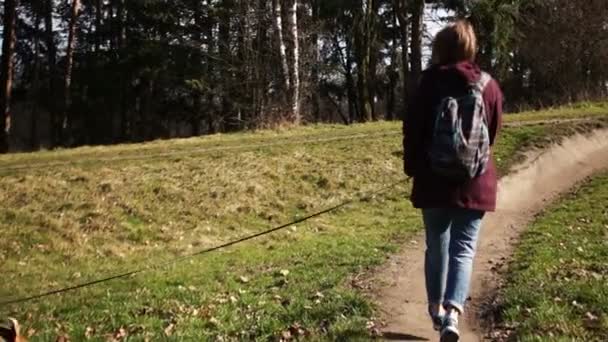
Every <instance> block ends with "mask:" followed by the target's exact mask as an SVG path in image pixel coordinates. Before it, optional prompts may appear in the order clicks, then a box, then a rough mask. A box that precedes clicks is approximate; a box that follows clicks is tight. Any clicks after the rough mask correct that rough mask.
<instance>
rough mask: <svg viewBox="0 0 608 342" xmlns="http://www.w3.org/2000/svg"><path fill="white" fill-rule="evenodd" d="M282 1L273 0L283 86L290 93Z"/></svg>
mask: <svg viewBox="0 0 608 342" xmlns="http://www.w3.org/2000/svg"><path fill="white" fill-rule="evenodd" d="M281 1H283V0H273V2H274V3H273V5H274V29H275V32H276V35H277V41H278V44H279V56H280V58H281V71H282V72H283V74H282V77H283V82H284V83H283V84H284V87H285V89H284V91H288V90H289V88H290V87H291V83H290V80H289V66H288V64H287V45H286V44H285V37H284V34H283V15H282V8H281Z"/></svg>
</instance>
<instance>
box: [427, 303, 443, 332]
mask: <svg viewBox="0 0 608 342" xmlns="http://www.w3.org/2000/svg"><path fill="white" fill-rule="evenodd" d="M429 316H431V321H433V329H435V331H441V327H442V326H443V319H444V317H445V315H444V314H443V313H438V314H434V313H432V312H431V308H430V307H429Z"/></svg>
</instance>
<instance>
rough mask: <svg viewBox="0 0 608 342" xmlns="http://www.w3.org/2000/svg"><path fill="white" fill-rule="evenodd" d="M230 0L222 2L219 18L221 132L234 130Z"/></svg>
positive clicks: (231, 6) (231, 2)
mask: <svg viewBox="0 0 608 342" xmlns="http://www.w3.org/2000/svg"><path fill="white" fill-rule="evenodd" d="M233 7H234V5H233V1H232V0H223V2H222V4H221V14H220V16H219V32H218V34H219V40H218V45H219V53H220V57H221V59H222V61H223V64H224V65H223V67H222V82H223V84H222V86H223V89H222V90H223V94H222V117H223V122H222V126H223V131H234V130H235V129H236V127H237V126H236V122H233V121H232V118H233V112H234V108H233V106H232V101H233V98H232V97H231V95H232V94H231V88H232V84H233V82H234V81H233V77H232V71H231V66H232V63H233V60H234V58H233V56H232V53H231V51H230V29H231V26H232V25H231V15H232V13H231V12H232V9H233Z"/></svg>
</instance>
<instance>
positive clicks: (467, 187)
mask: <svg viewBox="0 0 608 342" xmlns="http://www.w3.org/2000/svg"><path fill="white" fill-rule="evenodd" d="M480 76H481V70H480V68H479V67H478V66H477V65H476V64H474V63H471V62H462V63H458V64H454V65H445V66H433V67H431V68H429V69H427V70H426V71H424V73H423V75H422V79H421V80H420V84H419V86H418V89H417V91H416V93H415V94H413V97H412V101H411V103H410V106H409V109H408V112H407V113H406V115H405V117H404V120H403V133H404V138H403V145H404V166H405V173H406V174H407V175H409V176H412V177H414V188H413V190H412V197H411V199H412V203H413V204H414V206H415V207H416V208H466V209H475V210H482V211H494V210H495V209H496V192H497V185H498V178H497V171H496V164H495V163H494V158H493V157H492V158H490V163H489V165H488V167H487V170H486V172H485V173H484V174H483V175H481V176H479V177H477V178H475V179H473V180H470V181H466V182H464V183H462V182H460V183H455V182H451V181H449V180H446V179H444V178H442V177H440V176H436V175H434V174H433V173H432V172H431V169H430V166H429V164H428V159H427V147H428V146H429V144H430V140H431V136H432V127H433V121H434V117H433V116H434V115H433V111H434V108H435V107H437V105H438V104H439V102H440V99H441V98H442V97H444V96H448V95H450V96H459V95H464V92H465V91H467V89H468V87H467V85H468V84H469V83H472V82H476V81H478V80H479V78H480ZM483 97H484V101H485V105H486V112H487V115H488V124H489V128H490V139H491V143H492V145H493V144H494V141H495V140H496V135H497V134H498V131H499V129H500V126H501V122H502V102H503V96H502V92H501V90H500V87H499V85H498V82H496V81H495V80H492V81H491V82H490V83H489V84H488V85H487V87H486V88H485V91H484V94H483Z"/></svg>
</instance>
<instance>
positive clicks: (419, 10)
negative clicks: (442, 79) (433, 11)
mask: <svg viewBox="0 0 608 342" xmlns="http://www.w3.org/2000/svg"><path fill="white" fill-rule="evenodd" d="M423 25H424V0H414V7H413V8H412V62H411V63H412V73H411V80H412V82H411V83H410V86H414V85H415V84H418V81H419V80H420V77H421V76H422V31H423Z"/></svg>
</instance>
